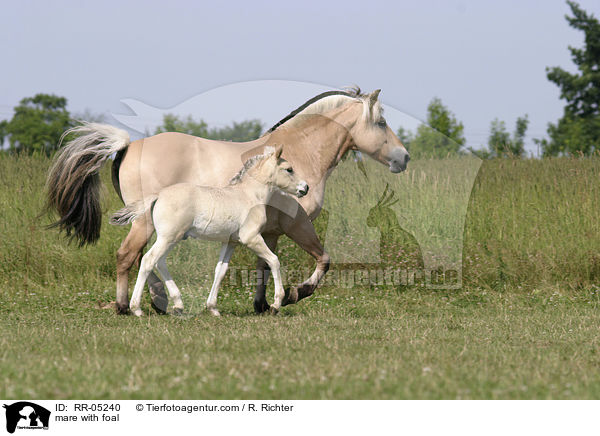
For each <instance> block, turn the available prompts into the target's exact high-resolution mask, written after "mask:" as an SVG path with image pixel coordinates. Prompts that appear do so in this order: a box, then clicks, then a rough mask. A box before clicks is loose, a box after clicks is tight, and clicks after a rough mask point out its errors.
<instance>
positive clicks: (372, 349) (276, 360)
mask: <svg viewBox="0 0 600 436" xmlns="http://www.w3.org/2000/svg"><path fill="white" fill-rule="evenodd" d="M48 164H49V163H48V161H47V160H46V159H45V158H38V157H24V156H22V157H9V156H3V155H0V183H1V185H0V186H2V188H1V189H0V240H1V241H2V242H1V243H0V397H2V398H37V399H39V398H120V399H135V398H193V399H211V398H213V399H219V398H298V399H320V398H329V399H332V398H336V399H345V398H353V399H356V398H377V399H388V398H389V399H391V398H397V399H416V398H420V399H433V398H436V399H437V398H449V399H453V398H477V399H484V398H485V399H487V398H494V399H531V398H554V399H558V398H565V399H575V398H586V399H587V398H596V399H597V398H600V347H599V339H598V337H599V335H598V329H599V327H600V317H599V316H598V313H599V310H600V307H599V305H600V288H598V287H597V285H598V284H600V266H599V265H600V260H599V259H600V258H599V257H598V256H599V253H600V244H599V243H598V242H599V239H600V237H599V236H598V235H599V233H598V230H599V229H598V226H599V224H598V220H597V215H598V205H599V204H600V186H599V183H598V180H600V179H599V178H598V175H599V172H600V171H599V170H600V161H599V160H597V159H553V160H543V161H529V160H525V161H511V160H505V161H490V162H484V164H483V166H482V168H481V171H480V172H479V175H478V176H477V179H476V183H475V186H474V188H473V192H472V195H471V196H470V200H468V203H467V205H468V210H466V212H465V213H466V215H463V216H462V217H461V216H460V212H461V210H462V204H463V203H464V198H461V197H460V195H462V193H461V192H462V191H463V190H462V189H460V190H459V191H456V187H457V186H459V185H457V183H455V182H454V181H456V180H463V182H464V181H465V180H468V179H469V177H471V176H472V175H473V174H472V173H471V172H470V171H471V170H470V168H472V167H470V163H468V162H466V161H464V160H457V161H421V162H418V161H417V162H414V166H412V167H411V171H410V172H409V173H408V174H403V175H400V176H394V177H390V175H388V174H387V173H386V172H385V168H383V167H380V166H377V165H375V164H373V165H371V164H370V163H368V164H367V169H368V172H369V174H370V175H371V176H370V179H369V180H370V182H369V183H368V184H366V185H365V184H363V188H360V189H359V188H356V186H357V183H356V181H357V180H360V177H362V176H361V175H360V173H358V172H357V171H356V170H355V169H354V164H353V163H352V162H346V163H344V165H345V166H346V167H345V168H346V169H345V170H344V169H342V171H340V170H338V171H339V173H337V172H336V173H335V174H336V177H338V181H336V180H335V179H333V180H332V182H334V183H332V184H331V185H328V189H329V190H331V191H330V192H328V198H331V202H330V203H327V204H326V207H329V208H330V209H331V211H330V216H331V214H334V213H335V207H336V206H340V207H344V208H345V209H346V210H351V211H353V213H354V214H355V215H358V216H361V217H362V218H361V219H364V218H365V217H366V214H367V213H368V210H369V208H370V207H372V206H373V205H374V204H375V203H376V202H377V198H378V196H380V195H381V191H382V189H381V188H382V185H383V186H385V182H388V183H390V186H391V187H392V188H393V189H394V190H395V191H396V195H397V196H399V197H400V198H401V201H400V202H399V203H397V204H396V205H394V210H395V211H396V212H397V214H398V216H400V217H401V218H402V223H403V227H404V228H405V229H406V230H409V231H410V232H411V233H412V234H415V235H417V236H418V238H419V240H420V242H421V243H422V245H424V246H426V247H428V249H429V250H430V252H431V253H433V255H434V256H435V255H436V254H440V253H441V254H440V256H442V255H443V254H444V248H448V247H449V248H448V249H450V250H454V249H455V248H454V247H455V246H456V244H453V243H452V240H451V238H450V237H449V236H452V235H456V234H461V236H462V233H460V232H459V231H460V227H461V225H462V226H463V227H464V245H463V244H461V245H460V250H459V251H458V254H460V256H462V258H463V259H464V261H465V267H464V270H463V274H464V275H463V285H464V286H463V289H461V290H448V291H444V290H428V289H424V288H418V287H409V288H406V287H393V286H388V285H386V286H376V285H372V286H364V285H355V286H354V287H351V288H346V287H342V286H336V285H332V284H330V285H326V286H324V287H322V288H319V289H318V291H317V293H316V294H315V295H314V296H313V297H311V298H309V299H307V300H303V301H302V302H300V303H299V304H298V305H295V306H289V307H285V308H284V309H283V310H282V312H281V313H280V315H279V316H277V317H272V316H256V315H254V314H253V311H252V289H251V288H250V287H249V286H245V285H243V286H240V284H239V283H237V282H236V280H234V279H232V280H229V279H227V280H226V283H225V286H224V288H223V290H222V292H221V293H220V295H219V309H220V310H221V313H222V314H223V316H222V318H220V319H215V318H212V317H210V316H209V315H208V314H207V313H206V312H205V311H204V310H202V307H203V303H204V301H205V299H206V297H207V293H208V289H207V285H208V284H209V283H210V279H211V270H212V268H213V267H214V262H215V261H216V257H217V251H218V248H217V247H215V246H214V245H207V244H200V243H198V242H190V243H183V244H180V246H178V247H177V248H176V250H174V253H173V254H172V255H171V256H170V265H172V267H171V269H172V273H173V276H174V277H175V280H176V281H177V282H178V284H180V285H181V288H182V292H183V297H184V303H185V304H186V308H187V314H186V315H185V316H183V317H174V316H158V315H154V314H150V315H149V316H145V317H143V318H142V319H135V318H133V317H119V316H117V315H115V314H114V313H113V311H112V310H110V309H103V308H102V307H104V306H105V305H106V304H107V303H108V302H110V301H111V300H113V299H114V286H115V285H114V283H115V264H114V263H115V262H114V255H115V251H116V249H117V248H118V245H119V243H120V241H121V239H122V238H123V237H124V236H125V234H126V232H127V229H124V228H116V227H112V226H104V227H103V229H102V237H101V239H100V241H99V243H98V244H97V245H96V246H93V247H86V248H84V249H78V248H77V247H76V246H68V245H66V244H65V242H64V240H63V239H62V238H61V237H60V236H59V235H57V233H56V232H55V231H47V230H44V228H43V226H44V224H47V223H48V222H49V220H48V219H47V218H43V219H41V220H40V219H38V218H36V217H37V215H38V214H39V213H40V211H41V207H42V204H43V182H44V177H45V173H46V171H47V168H48ZM411 165H413V162H411ZM421 174H425V179H423V176H422V175H421ZM103 176H104V177H105V180H109V179H108V177H107V176H108V173H107V172H106V171H105V172H104V174H103ZM427 177H429V178H427ZM451 177H454V178H451ZM373 180H377V182H375V181H373ZM350 181H353V183H349V182H350ZM461 183H462V182H461ZM109 186H110V185H109ZM111 189H112V188H111ZM336 189H345V192H344V193H341V191H340V192H339V193H338V194H337V195H336ZM369 190H372V192H369ZM455 191H456V192H455ZM440 198H443V201H440ZM436 206H437V209H436ZM118 207H120V204H119V202H118V199H117V198H116V196H115V194H114V193H113V192H111V191H109V190H108V189H107V195H106V205H105V208H106V210H107V216H108V213H109V212H111V211H114V210H116V209H117V208H118ZM444 217H445V218H444ZM105 222H106V219H105ZM362 222H364V221H362ZM359 223H360V221H359ZM461 223H463V224H461ZM335 224H336V225H339V226H342V227H341V228H342V229H344V228H345V229H346V230H344V231H351V230H352V229H354V228H355V227H356V224H355V223H353V222H352V220H347V221H343V222H342V223H339V222H337V223H335ZM316 225H317V228H318V229H319V231H320V232H321V233H322V234H325V227H326V225H325V222H324V220H323V219H319V220H318V221H317V223H316ZM343 226H346V227H343ZM457 229H458V230H457ZM368 231H373V232H374V233H371V234H366V236H365V238H367V237H368V236H369V235H371V236H373V235H375V236H377V231H376V229H370V230H368ZM329 232H332V227H331V221H330V223H329V226H327V233H326V234H325V235H327V236H326V237H325V240H329V239H328V238H330V237H331V234H330V233H329ZM334 234H335V235H337V233H334ZM448 240H450V244H449V245H448V242H447V241H448ZM364 241H366V242H364ZM368 241H369V240H368V239H365V240H362V242H363V244H362V245H361V241H358V244H357V245H356V249H357V250H361V249H362V250H367V251H365V254H364V256H365V257H368V256H370V255H372V254H373V253H372V252H369V251H368V250H372V248H371V247H369V242H368ZM423 241H425V242H424V243H423ZM444 244H446V245H444ZM199 245H200V247H199ZM342 248H343V247H342ZM207 250H208V251H207ZM280 252H281V255H280V257H281V259H282V264H283V265H288V266H289V267H291V268H298V269H303V268H304V269H307V270H309V269H311V268H312V265H313V262H312V260H311V259H310V258H309V257H308V256H306V255H305V254H304V253H302V252H301V251H300V250H299V249H297V248H296V247H295V246H294V245H293V244H292V243H291V242H290V241H289V240H285V239H284V240H283V241H282V244H281V246H280ZM456 255H457V253H456V252H452V253H451V255H449V257H448V260H451V261H455V259H452V256H456ZM252 262H253V259H252V256H250V255H249V254H248V253H247V251H245V250H241V249H240V250H239V251H237V252H236V254H235V256H234V259H233V261H232V264H233V265H235V266H237V267H238V268H239V267H246V268H249V267H250V266H251V265H252ZM334 268H335V267H334ZM333 273H334V274H335V271H333ZM334 274H332V276H333V275H334ZM132 279H133V277H132ZM144 307H145V308H148V302H147V299H145V301H144Z"/></svg>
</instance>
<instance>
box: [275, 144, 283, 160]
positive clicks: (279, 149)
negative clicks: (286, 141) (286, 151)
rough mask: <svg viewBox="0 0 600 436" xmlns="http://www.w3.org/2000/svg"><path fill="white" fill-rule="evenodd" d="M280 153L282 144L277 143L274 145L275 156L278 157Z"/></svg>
mask: <svg viewBox="0 0 600 436" xmlns="http://www.w3.org/2000/svg"><path fill="white" fill-rule="evenodd" d="M281 153H283V145H281V144H279V145H278V146H276V147H275V157H276V158H277V159H279V158H280V157H281Z"/></svg>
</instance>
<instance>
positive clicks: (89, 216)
mask: <svg viewBox="0 0 600 436" xmlns="http://www.w3.org/2000/svg"><path fill="white" fill-rule="evenodd" d="M71 133H74V134H76V135H78V136H77V137H76V138H74V139H72V140H71V141H69V142H68V143H67V144H66V145H65V146H64V147H63V148H62V150H61V151H60V152H59V153H58V154H57V155H56V158H55V160H54V164H53V165H52V168H50V172H49V173H48V180H47V182H46V188H47V199H46V200H47V201H46V209H47V210H48V211H51V210H55V211H57V212H58V215H59V217H60V219H59V220H58V221H57V222H55V223H53V224H51V225H50V226H49V227H58V228H59V229H60V230H61V231H63V230H64V231H65V233H66V234H67V236H68V237H70V238H71V239H73V238H76V239H77V240H78V241H79V246H83V245H85V244H93V243H95V242H96V241H97V240H98V238H99V237H100V226H101V224H102V210H101V207H100V176H99V171H100V168H101V167H102V165H103V164H104V163H105V162H106V160H107V159H108V158H109V157H110V156H111V155H112V154H113V153H116V152H118V151H119V150H123V149H125V148H127V146H128V145H129V144H130V142H131V140H130V139H129V134H128V133H127V132H126V131H125V130H121V129H118V128H116V127H113V126H109V125H108V124H98V123H88V122H86V121H81V122H80V124H79V125H78V126H76V127H73V128H72V129H69V130H67V131H66V132H65V133H63V135H62V137H61V138H60V143H62V142H63V140H64V138H65V137H66V136H67V135H68V134H71Z"/></svg>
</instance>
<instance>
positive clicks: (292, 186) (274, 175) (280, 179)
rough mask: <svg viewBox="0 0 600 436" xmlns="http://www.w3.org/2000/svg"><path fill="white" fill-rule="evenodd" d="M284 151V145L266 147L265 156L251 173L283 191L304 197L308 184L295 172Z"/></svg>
mask: <svg viewBox="0 0 600 436" xmlns="http://www.w3.org/2000/svg"><path fill="white" fill-rule="evenodd" d="M282 152H283V146H282V145H278V146H277V147H270V146H268V147H265V150H264V153H263V158H262V159H261V160H260V161H259V162H258V163H257V164H256V165H255V167H254V168H253V169H252V170H251V175H252V176H253V177H254V178H255V179H257V180H259V181H261V182H262V183H265V184H267V185H270V186H273V187H277V188H279V189H280V190H282V191H283V192H286V193H288V194H292V195H295V196H297V197H304V196H305V195H306V194H307V193H308V184H307V183H306V182H305V181H304V180H302V179H301V178H300V177H299V176H298V175H297V174H296V173H295V172H294V169H293V168H292V165H291V164H290V163H289V162H288V161H287V160H285V159H283V158H282V157H281V153H282Z"/></svg>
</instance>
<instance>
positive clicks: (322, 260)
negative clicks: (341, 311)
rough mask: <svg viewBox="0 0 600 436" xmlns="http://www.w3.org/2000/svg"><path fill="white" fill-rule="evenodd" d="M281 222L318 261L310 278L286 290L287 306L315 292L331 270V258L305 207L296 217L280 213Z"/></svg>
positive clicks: (285, 230) (283, 228) (284, 228)
mask: <svg viewBox="0 0 600 436" xmlns="http://www.w3.org/2000/svg"><path fill="white" fill-rule="evenodd" d="M279 222H280V225H281V228H282V230H283V231H284V232H285V234H286V235H287V236H289V237H290V239H292V240H293V241H294V242H296V243H297V244H298V245H299V246H300V248H302V249H303V250H304V251H306V252H307V253H308V254H310V255H311V256H312V257H314V258H315V260H316V261H317V266H316V268H315V271H314V272H313V274H312V275H311V276H310V277H309V278H308V280H306V281H304V282H303V283H302V284H300V285H298V286H297V287H291V288H290V289H289V291H288V290H286V293H285V294H286V295H285V298H284V299H283V303H282V305H283V306H286V305H288V304H295V303H297V302H298V301H300V300H302V299H303V298H306V297H309V296H311V295H312V294H313V292H315V289H316V287H317V286H318V284H319V282H320V281H321V279H322V278H323V276H324V275H325V273H326V272H327V271H328V270H329V264H330V258H329V255H328V254H327V253H326V252H325V249H324V248H323V245H322V244H321V241H319V236H318V235H317V232H316V231H315V228H314V226H313V224H312V222H311V221H310V219H309V218H308V215H306V212H305V211H304V209H302V208H299V209H298V213H297V214H296V217H295V218H291V217H290V216H289V215H286V214H284V213H280V219H279Z"/></svg>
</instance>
